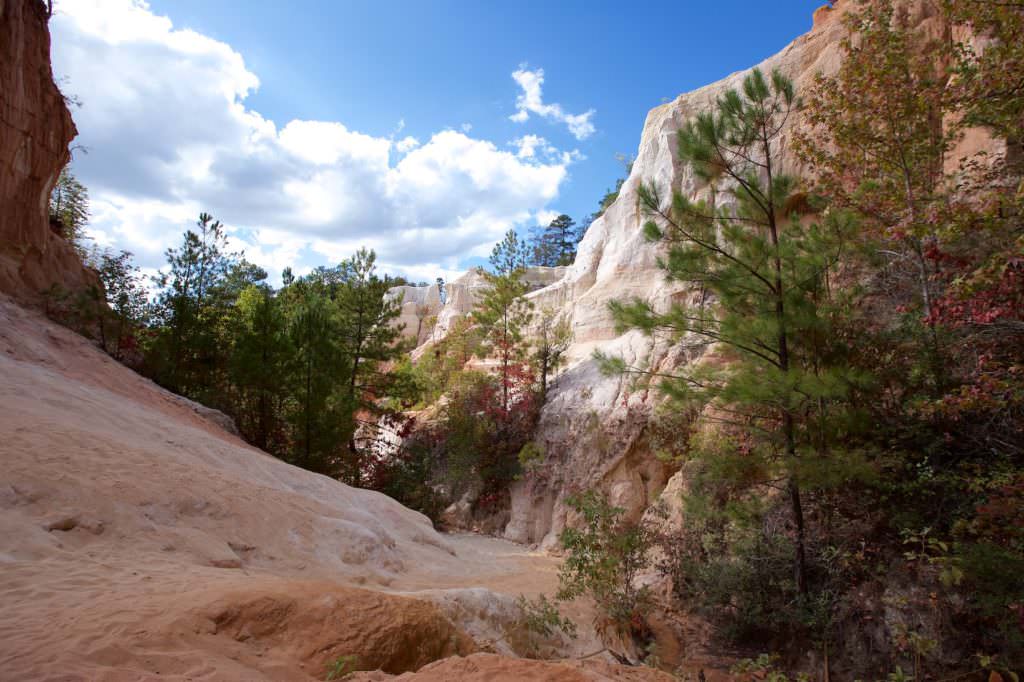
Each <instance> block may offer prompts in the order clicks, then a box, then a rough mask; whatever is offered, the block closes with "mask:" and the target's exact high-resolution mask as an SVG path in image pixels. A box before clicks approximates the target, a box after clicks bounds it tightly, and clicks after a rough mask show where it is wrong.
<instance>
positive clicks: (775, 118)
mask: <svg viewBox="0 0 1024 682" xmlns="http://www.w3.org/2000/svg"><path fill="white" fill-rule="evenodd" d="M795 106H797V100H796V97H795V94H794V91H793V85H792V83H791V82H790V81H789V80H787V79H786V78H785V77H783V76H782V75H781V74H780V73H778V72H774V73H773V74H772V75H771V77H770V79H768V78H765V76H764V75H763V74H762V73H761V72H760V71H759V70H757V69H755V70H754V71H753V72H752V73H751V74H750V75H748V76H747V77H746V78H745V79H744V81H743V87H742V91H741V92H736V91H731V92H729V93H727V94H725V95H724V96H722V97H721V98H720V99H719V100H718V102H717V106H716V109H715V110H714V111H713V112H709V113H704V114H700V115H698V116H697V117H696V118H695V119H693V120H691V121H689V122H688V123H687V124H686V125H684V126H683V127H682V128H681V129H680V131H679V134H678V147H679V157H680V159H681V160H682V161H683V162H684V163H687V164H689V165H690V167H691V168H692V169H693V171H694V173H695V174H696V176H697V177H698V178H700V179H701V180H703V181H705V182H707V183H709V184H710V185H712V187H714V188H715V189H716V190H717V193H718V194H724V195H726V197H729V198H731V199H732V200H733V202H734V207H732V208H727V207H721V206H716V205H714V203H712V202H705V201H697V202H695V201H691V200H690V199H689V198H687V197H686V196H684V195H682V194H681V193H680V192H678V191H676V192H674V194H673V196H672V198H671V201H670V202H669V203H668V204H667V205H666V202H665V201H663V198H662V196H661V194H660V193H659V190H658V188H657V187H656V186H654V185H653V184H643V185H641V187H640V190H639V196H640V202H641V204H642V206H643V208H644V210H645V211H646V212H647V213H648V215H649V216H650V220H649V221H648V222H647V223H646V225H645V232H646V235H647V237H648V238H649V239H651V240H654V241H657V242H661V243H663V244H665V245H666V246H667V248H668V252H667V255H666V256H665V257H664V258H663V259H662V260H661V262H660V265H661V267H662V269H663V270H664V271H665V274H666V277H667V279H668V280H670V281H679V282H689V283H691V284H693V285H694V286H695V287H696V288H698V289H703V290H704V291H705V292H706V293H707V297H706V298H704V297H702V301H700V302H698V303H697V304H696V305H693V306H689V305H685V304H682V303H674V304H672V306H671V308H670V309H669V310H668V311H666V312H659V311H657V310H655V309H654V308H653V307H652V306H651V305H649V304H648V303H646V302H643V301H640V300H634V301H632V302H621V301H620V302H613V303H612V305H611V311H612V313H613V315H614V317H615V319H616V320H617V322H618V324H619V325H621V326H622V327H623V328H639V329H641V330H643V331H644V332H646V333H648V334H651V335H654V334H656V333H668V334H670V335H671V337H672V338H673V339H676V340H677V341H678V342H679V343H682V344H683V345H684V346H685V347H687V348H693V349H708V348H710V347H712V346H715V347H716V348H718V349H720V350H721V352H722V354H723V355H725V356H726V357H727V358H728V359H729V362H728V363H727V364H725V365H724V366H723V365H721V364H720V363H704V364H697V365H687V366H686V367H684V369H683V370H682V371H681V372H680V373H678V374H669V375H663V374H659V375H657V376H658V377H659V378H661V388H662V389H663V390H664V391H665V392H666V393H667V394H668V396H669V397H670V398H671V399H672V400H673V401H675V402H676V404H681V405H687V406H704V405H709V404H710V405H712V406H713V409H712V411H711V412H710V413H707V414H708V416H707V417H706V418H708V419H713V418H714V417H713V415H715V414H717V415H722V416H720V417H718V418H719V419H720V420H721V421H723V422H724V423H726V424H727V425H729V426H730V427H731V428H736V429H739V430H740V431H741V432H742V433H743V434H744V438H745V439H746V440H747V441H748V446H749V448H750V452H749V453H746V454H744V455H743V457H744V458H746V459H744V460H743V461H744V463H745V464H744V466H745V467H753V468H754V470H757V468H758V466H760V468H762V469H763V470H765V471H767V472H773V471H774V472H776V474H775V475H771V474H766V475H767V477H768V479H769V480H771V479H773V478H774V477H775V476H778V477H779V478H781V479H782V480H783V481H784V484H785V488H786V490H787V492H788V499H789V506H790V512H791V517H792V521H793V527H794V533H793V535H794V537H793V543H794V557H793V573H794V579H795V584H796V586H797V589H798V591H799V593H801V594H804V595H806V594H807V591H808V582H807V581H808V578H807V570H806V563H807V562H806V550H805V545H806V541H805V518H804V499H803V496H802V481H801V471H802V470H804V469H805V468H806V466H807V464H806V462H804V460H806V459H811V458H813V459H816V460H817V459H820V458H823V457H826V456H827V453H828V451H829V444H830V441H829V440H828V439H827V438H825V436H824V434H827V433H828V431H829V429H826V428H822V423H823V420H826V419H829V418H830V417H831V416H832V414H833V413H834V412H835V411H836V410H837V409H838V408H837V407H836V406H837V405H841V404H842V403H843V401H844V399H845V396H846V395H847V394H848V392H849V390H850V384H851V382H852V381H853V376H852V372H850V371H849V370H848V368H846V367H845V366H844V365H843V364H842V363H841V362H840V361H838V360H836V359H835V358H833V357H831V356H830V355H829V352H828V345H827V341H828V339H829V334H828V330H829V322H830V317H831V315H832V312H833V311H832V305H833V304H832V302H831V298H830V289H829V273H830V271H831V270H832V269H833V268H834V267H835V265H836V262H837V260H838V258H839V255H840V253H841V249H842V245H843V235H844V234H845V233H846V232H847V231H848V226H849V223H848V222H847V221H846V220H844V217H843V216H842V215H833V216H832V217H831V218H830V219H829V220H827V221H825V222H824V223H823V224H815V225H811V226H805V225H804V224H802V223H801V221H800V219H799V217H798V216H797V215H795V214H791V212H790V209H789V208H788V207H789V206H791V205H793V202H792V198H793V194H794V190H795V185H796V183H795V180H794V179H793V178H792V177H790V176H787V175H785V174H783V173H781V172H780V168H779V163H778V158H779V154H780V152H781V144H782V140H781V138H780V134H781V132H782V127H783V125H784V123H785V121H786V119H787V117H788V116H789V114H790V113H791V112H792V110H793V109H794V107H795ZM715 195H716V192H714V191H713V192H712V197H714V196H715ZM723 203H724V202H723ZM603 361H604V365H605V368H606V370H609V371H635V372H639V373H644V372H645V370H642V369H634V368H628V367H626V366H625V364H624V363H623V362H622V361H621V360H616V359H610V358H603ZM750 457H756V460H757V461H759V462H760V465H755V464H753V463H752V460H751V459H750ZM746 470H748V471H749V470H750V469H749V468H747V469H746ZM734 473H735V472H734Z"/></svg>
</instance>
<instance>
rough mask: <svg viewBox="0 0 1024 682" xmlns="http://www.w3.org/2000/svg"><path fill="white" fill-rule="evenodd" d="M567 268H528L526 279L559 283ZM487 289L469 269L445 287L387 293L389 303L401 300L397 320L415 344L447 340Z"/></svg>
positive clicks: (537, 285)
mask: <svg viewBox="0 0 1024 682" xmlns="http://www.w3.org/2000/svg"><path fill="white" fill-rule="evenodd" d="M567 269H568V268H541V267H534V268H528V269H527V271H526V274H525V276H524V280H525V281H526V283H527V284H528V285H529V286H530V288H532V289H540V288H542V287H546V286H548V285H550V284H552V283H554V282H558V281H560V280H561V279H562V277H563V276H564V275H565V272H566V270H567ZM486 288H487V283H486V281H485V280H484V277H483V275H482V274H480V272H479V271H478V270H470V271H468V272H466V273H465V274H463V275H462V276H461V277H459V278H458V279H456V280H454V281H452V282H447V283H445V284H444V285H443V288H442V286H440V285H438V284H430V285H428V286H401V287H395V288H393V289H391V290H390V291H388V293H387V294H386V296H385V299H386V300H397V299H399V298H401V301H402V313H401V315H400V316H399V317H398V318H397V319H396V320H395V324H396V325H401V326H403V328H404V329H403V333H404V335H405V337H406V338H408V339H416V345H417V346H422V345H424V344H427V343H430V342H434V341H437V340H439V339H442V338H444V336H445V334H447V333H448V330H449V329H451V326H452V323H453V322H454V321H455V320H457V319H459V318H460V317H465V316H466V315H468V314H469V313H470V312H472V311H473V308H474V307H475V306H476V304H477V301H479V299H480V296H481V295H482V294H483V292H484V290H485V289H486Z"/></svg>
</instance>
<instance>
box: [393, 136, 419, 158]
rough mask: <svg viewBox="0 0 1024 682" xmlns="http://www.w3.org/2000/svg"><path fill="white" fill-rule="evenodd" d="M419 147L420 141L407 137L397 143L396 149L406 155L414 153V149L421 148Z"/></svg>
mask: <svg viewBox="0 0 1024 682" xmlns="http://www.w3.org/2000/svg"><path fill="white" fill-rule="evenodd" d="M419 146H420V141H419V140H417V139H416V138H415V137H413V136H412V135H406V136H405V137H403V138H402V139H401V140H399V141H398V142H396V143H395V149H397V150H398V151H399V152H401V153H403V154H405V153H407V152H410V151H412V150H413V149H415V148H416V147H419Z"/></svg>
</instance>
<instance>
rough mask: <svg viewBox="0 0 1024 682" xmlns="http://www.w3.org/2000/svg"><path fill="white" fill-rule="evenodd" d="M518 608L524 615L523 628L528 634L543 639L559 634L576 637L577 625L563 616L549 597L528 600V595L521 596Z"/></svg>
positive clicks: (518, 599) (540, 596)
mask: <svg viewBox="0 0 1024 682" xmlns="http://www.w3.org/2000/svg"><path fill="white" fill-rule="evenodd" d="M516 606H518V607H519V609H520V610H521V611H522V613H523V621H522V622H523V627H525V628H526V630H527V631H528V632H530V633H533V634H535V635H539V636H541V637H554V636H555V634H556V633H559V632H561V633H562V634H565V635H567V636H568V637H575V636H576V623H574V622H573V621H572V620H571V619H569V618H566V617H564V616H562V614H561V613H560V612H559V611H558V604H557V603H556V602H554V601H552V600H550V599H548V597H547V595H544V594H541V595H538V596H537V597H536V598H535V599H527V598H526V595H522V594H521V595H519V597H518V598H517V599H516Z"/></svg>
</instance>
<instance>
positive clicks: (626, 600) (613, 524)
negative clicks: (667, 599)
mask: <svg viewBox="0 0 1024 682" xmlns="http://www.w3.org/2000/svg"><path fill="white" fill-rule="evenodd" d="M566 503H567V504H568V505H569V506H570V507H571V508H572V509H573V511H575V512H576V513H577V514H578V515H579V524H578V527H575V524H574V525H573V526H570V527H567V528H566V529H565V530H563V531H562V534H561V536H560V538H559V540H560V542H561V545H562V548H563V549H565V550H566V552H567V554H566V558H565V563H563V564H562V568H561V569H560V571H559V574H558V582H559V588H558V592H557V594H556V595H555V596H556V597H557V598H558V599H559V600H567V599H575V598H577V597H580V596H582V595H587V596H589V597H590V598H592V599H593V600H594V603H595V604H596V605H597V608H598V609H599V610H600V612H601V613H602V615H603V616H604V617H605V618H606V619H607V622H608V623H609V624H610V625H611V626H612V627H614V628H615V629H616V630H617V631H619V632H620V633H623V634H630V635H633V636H636V635H638V634H640V632H641V631H642V630H643V629H644V628H645V626H644V622H645V620H644V616H645V614H646V612H647V610H648V609H649V608H650V606H651V599H652V597H651V594H650V591H649V590H648V588H647V587H646V586H639V587H638V586H637V585H636V578H637V576H638V575H639V574H640V572H641V571H642V570H644V569H645V568H647V567H648V566H649V560H648V558H647V553H648V551H649V550H650V548H651V546H652V544H653V540H654V537H653V533H652V532H651V530H650V528H648V527H647V526H645V525H644V524H641V523H632V522H629V521H627V520H626V519H624V518H623V514H624V510H622V509H620V508H618V507H614V506H612V505H611V504H609V503H608V501H607V500H606V499H605V498H604V497H603V496H602V495H600V494H599V493H596V492H594V491H588V492H585V493H583V494H581V495H577V496H575V497H570V498H569V499H567V500H566ZM599 629H600V628H599Z"/></svg>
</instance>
